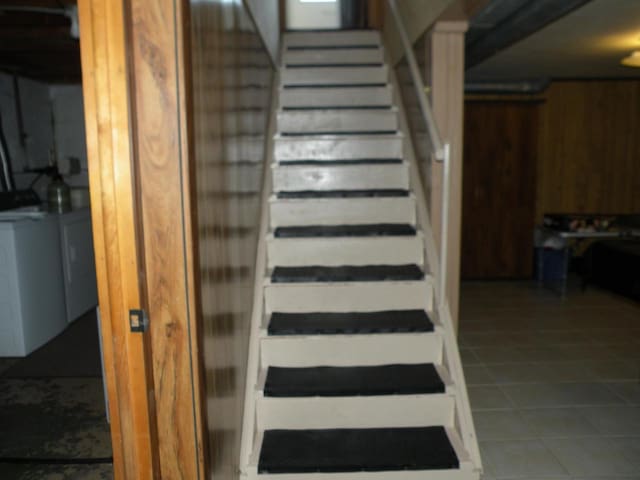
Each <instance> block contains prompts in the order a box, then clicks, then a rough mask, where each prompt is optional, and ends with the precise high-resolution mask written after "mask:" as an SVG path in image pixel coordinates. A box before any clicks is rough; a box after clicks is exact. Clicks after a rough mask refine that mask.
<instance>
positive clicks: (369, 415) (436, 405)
mask: <svg viewBox="0 0 640 480" xmlns="http://www.w3.org/2000/svg"><path fill="white" fill-rule="evenodd" d="M437 371H438V373H441V375H442V379H443V380H444V379H446V378H447V377H446V372H445V371H444V370H442V367H438V368H437ZM266 376H267V374H266V372H263V373H262V375H261V378H264V379H265V380H266ZM444 383H445V388H446V391H445V392H444V393H422V394H411V395H369V396H363V395H361V396H339V397H335V396H331V397H330V396H311V397H269V396H265V395H264V392H263V391H262V390H258V391H257V392H256V394H257V399H256V400H257V405H256V407H257V411H256V414H257V423H258V429H259V430H260V431H264V430H272V429H309V428H325V429H326V428H389V427H394V428H397V427H427V426H433V425H439V426H444V427H453V425H454V413H455V406H454V403H455V397H454V395H455V389H453V388H452V386H451V383H450V382H449V383H448V380H445V382H444ZM450 388H451V390H449V389H450Z"/></svg>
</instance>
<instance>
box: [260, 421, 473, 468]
mask: <svg viewBox="0 0 640 480" xmlns="http://www.w3.org/2000/svg"><path fill="white" fill-rule="evenodd" d="M459 465H460V464H459V461H458V457H457V456H456V453H455V450H454V449H453V446H452V445H451V442H450V441H449V437H448V435H447V432H446V430H445V429H444V428H443V427H440V426H434V427H410V428H364V429H330V430H266V431H265V432H264V438H263V441H262V448H261V450H260V459H259V463H258V473H314V472H322V473H332V472H334V473H335V472H362V471H364V472H380V471H398V470H444V469H455V468H458V467H459Z"/></svg>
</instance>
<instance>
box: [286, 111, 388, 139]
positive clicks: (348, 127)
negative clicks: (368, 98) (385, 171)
mask: <svg viewBox="0 0 640 480" xmlns="http://www.w3.org/2000/svg"><path fill="white" fill-rule="evenodd" d="M397 130H398V113H397V112H396V111H395V110H310V111H306V110H286V111H282V112H279V113H278V131H279V132H284V133H312V134H318V133H323V132H395V131H397Z"/></svg>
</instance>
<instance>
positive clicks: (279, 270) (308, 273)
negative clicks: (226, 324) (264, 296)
mask: <svg viewBox="0 0 640 480" xmlns="http://www.w3.org/2000/svg"><path fill="white" fill-rule="evenodd" d="M423 278H424V273H423V272H422V270H421V269H420V267H419V266H418V265H363V266H359V265H358V266H354V265H344V266H339V267H326V266H320V265H312V266H308V267H275V268H274V269H273V273H272V274H271V281H272V282H273V283H293V282H359V281H361V282H381V281H386V280H422V279H423Z"/></svg>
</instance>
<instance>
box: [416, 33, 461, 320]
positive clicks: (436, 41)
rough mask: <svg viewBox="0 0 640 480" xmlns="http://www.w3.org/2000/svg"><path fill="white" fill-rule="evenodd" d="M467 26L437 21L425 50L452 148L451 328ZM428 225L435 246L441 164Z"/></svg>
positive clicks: (456, 286)
mask: <svg viewBox="0 0 640 480" xmlns="http://www.w3.org/2000/svg"><path fill="white" fill-rule="evenodd" d="M467 26H468V24H467V22H464V21H440V22H437V23H436V25H435V27H434V28H433V30H432V31H431V35H430V39H429V41H428V43H427V45H428V46H429V47H430V48H427V49H426V55H427V62H426V65H427V67H426V68H427V74H426V75H425V78H426V79H427V82H429V79H431V84H430V87H431V95H432V103H433V111H434V115H435V118H436V122H437V124H438V128H439V129H440V135H441V137H442V139H443V141H445V142H447V143H450V145H451V158H450V162H451V186H450V192H451V200H450V203H449V232H448V234H447V237H448V255H447V258H446V259H443V260H442V261H443V262H446V265H447V288H446V291H447V298H448V300H449V306H450V309H451V317H452V320H453V324H454V327H455V328H456V329H457V326H458V302H459V294H460V231H461V219H462V147H463V128H464V122H463V120H464V34H465V32H466V31H467ZM431 172H432V173H431V178H432V186H431V212H430V213H431V222H432V226H433V232H434V236H435V238H436V241H437V243H438V244H439V243H440V228H441V227H440V226H441V224H442V218H441V214H442V197H441V196H442V164H441V163H438V162H435V161H433V162H432V165H431Z"/></svg>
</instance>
